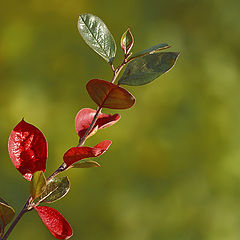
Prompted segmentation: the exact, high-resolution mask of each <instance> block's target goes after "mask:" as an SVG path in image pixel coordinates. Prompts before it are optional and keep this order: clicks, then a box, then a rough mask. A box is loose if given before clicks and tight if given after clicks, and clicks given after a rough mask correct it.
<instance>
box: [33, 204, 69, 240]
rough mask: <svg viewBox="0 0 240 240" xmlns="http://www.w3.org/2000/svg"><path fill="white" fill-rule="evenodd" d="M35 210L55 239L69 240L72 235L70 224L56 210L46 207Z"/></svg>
mask: <svg viewBox="0 0 240 240" xmlns="http://www.w3.org/2000/svg"><path fill="white" fill-rule="evenodd" d="M35 210H36V211H37V213H38V215H39V217H40V218H41V220H42V222H43V223H44V224H45V226H46V227H47V228H48V230H49V231H50V233H51V234H52V235H53V236H54V237H55V238H57V239H69V238H70V237H71V236H72V235H73V232H72V228H71V226H70V224H69V223H68V221H67V220H66V219H65V218H64V217H63V216H62V214H61V213H59V212H58V211H57V210H55V209H53V208H50V207H46V206H39V207H35Z"/></svg>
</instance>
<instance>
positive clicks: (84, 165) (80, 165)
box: [72, 161, 101, 168]
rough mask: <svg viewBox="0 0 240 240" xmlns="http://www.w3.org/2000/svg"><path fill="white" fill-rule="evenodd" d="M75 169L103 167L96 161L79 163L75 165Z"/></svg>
mask: <svg viewBox="0 0 240 240" xmlns="http://www.w3.org/2000/svg"><path fill="white" fill-rule="evenodd" d="M72 167H73V168H91V167H101V165H100V164H99V163H98V162H95V161H82V162H81V161H80V162H78V163H75V164H73V166H72Z"/></svg>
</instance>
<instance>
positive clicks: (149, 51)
mask: <svg viewBox="0 0 240 240" xmlns="http://www.w3.org/2000/svg"><path fill="white" fill-rule="evenodd" d="M167 48H170V46H169V45H168V44H166V43H160V44H157V45H155V46H153V47H150V48H147V49H145V50H143V51H140V52H137V53H135V54H133V55H132V56H131V58H130V59H129V60H130V61H131V60H133V59H134V58H137V57H141V56H145V55H148V54H152V53H155V52H158V51H161V50H164V49H167Z"/></svg>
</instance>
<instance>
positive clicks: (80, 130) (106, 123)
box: [75, 108, 120, 138]
mask: <svg viewBox="0 0 240 240" xmlns="http://www.w3.org/2000/svg"><path fill="white" fill-rule="evenodd" d="M95 114H96V110H93V109H91V108H83V109H81V110H80V111H79V112H78V114H77V115H76V118H75V129H76V131H77V134H78V135H79V137H80V138H82V137H83V136H84V134H85V132H86V131H87V129H88V127H89V126H90V124H91V122H92V120H93V118H94V115H95ZM119 119H120V115H119V114H114V115H110V114H104V113H100V114H99V115H98V119H97V121H96V123H95V125H94V126H93V129H92V131H91V132H90V135H91V133H93V132H94V130H95V129H102V128H106V127H110V126H112V125H113V124H115V123H116V122H117V121H118V120H119Z"/></svg>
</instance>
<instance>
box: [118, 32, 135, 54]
mask: <svg viewBox="0 0 240 240" xmlns="http://www.w3.org/2000/svg"><path fill="white" fill-rule="evenodd" d="M133 43H134V38H133V35H132V33H131V31H130V29H129V28H128V30H127V31H126V32H125V33H124V34H123V35H122V38H121V48H122V50H123V51H124V53H125V55H127V54H128V53H129V52H130V51H131V49H132V46H133Z"/></svg>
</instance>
